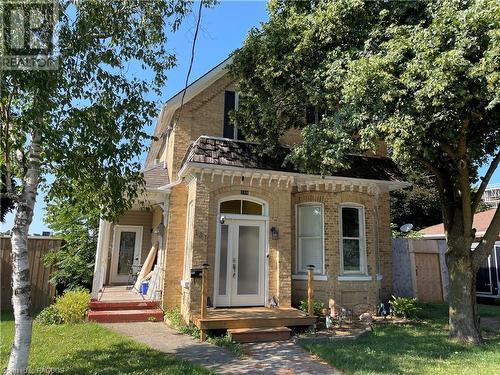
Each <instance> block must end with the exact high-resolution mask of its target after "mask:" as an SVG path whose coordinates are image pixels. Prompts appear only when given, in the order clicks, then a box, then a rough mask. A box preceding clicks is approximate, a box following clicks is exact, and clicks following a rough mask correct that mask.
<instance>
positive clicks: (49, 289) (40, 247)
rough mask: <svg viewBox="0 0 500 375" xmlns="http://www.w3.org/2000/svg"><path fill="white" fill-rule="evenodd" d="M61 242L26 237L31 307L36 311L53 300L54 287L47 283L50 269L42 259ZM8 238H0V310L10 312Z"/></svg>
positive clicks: (10, 268)
mask: <svg viewBox="0 0 500 375" xmlns="http://www.w3.org/2000/svg"><path fill="white" fill-rule="evenodd" d="M61 244H62V240H61V239H56V238H51V237H28V253H29V264H30V279H31V307H32V310H33V311H38V310H41V309H43V308H44V307H47V306H48V305H50V304H51V303H52V302H53V300H54V295H55V287H54V286H53V285H52V284H50V283H49V277H50V269H49V268H47V267H46V266H45V265H44V263H43V257H44V255H46V254H47V253H48V252H49V251H51V250H53V249H54V250H57V249H59V248H60V247H61ZM11 257H12V255H11V245H10V237H5V236H4V237H0V259H1V261H2V263H1V264H0V289H1V290H0V291H1V295H0V310H2V311H3V310H12V304H11V298H12V283H11V282H12V278H11V276H12V265H11Z"/></svg>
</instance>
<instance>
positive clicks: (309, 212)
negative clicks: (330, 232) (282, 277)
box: [296, 203, 324, 274]
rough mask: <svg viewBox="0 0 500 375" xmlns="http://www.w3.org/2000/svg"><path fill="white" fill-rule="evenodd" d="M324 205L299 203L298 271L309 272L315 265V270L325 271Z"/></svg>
mask: <svg viewBox="0 0 500 375" xmlns="http://www.w3.org/2000/svg"><path fill="white" fill-rule="evenodd" d="M323 220H324V219H323V205H322V204H321V203H303V204H299V205H297V226H296V230H297V271H298V272H299V273H304V272H307V266H308V265H314V272H315V273H318V274H323V272H324V241H323V236H324V230H323Z"/></svg>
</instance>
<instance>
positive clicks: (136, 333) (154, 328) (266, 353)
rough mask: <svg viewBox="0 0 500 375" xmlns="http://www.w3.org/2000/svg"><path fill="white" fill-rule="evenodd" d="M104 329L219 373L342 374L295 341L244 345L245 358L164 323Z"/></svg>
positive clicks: (119, 325) (111, 324)
mask: <svg viewBox="0 0 500 375" xmlns="http://www.w3.org/2000/svg"><path fill="white" fill-rule="evenodd" d="M103 325H104V326H105V327H107V328H109V329H111V330H113V331H115V332H118V333H120V334H122V335H125V336H128V337H130V338H132V339H134V340H135V341H138V342H140V343H143V344H146V345H148V346H150V347H151V348H154V349H156V350H159V351H161V352H164V353H168V354H174V355H176V356H177V357H179V358H182V359H185V360H188V361H190V362H193V363H196V364H199V365H202V366H204V367H206V368H209V369H211V370H213V371H215V372H217V373H219V374H247V375H253V374H271V375H272V374H275V375H295V374H308V375H316V374H318V375H319V374H321V375H323V374H334V375H341V374H342V373H341V372H340V371H339V370H337V369H336V368H334V367H332V366H330V365H328V364H327V363H326V362H324V361H322V360H320V359H319V358H317V357H314V356H313V355H311V354H310V353H309V352H307V351H305V350H304V349H302V348H301V347H300V346H299V345H297V344H295V343H294V342H293V341H284V342H273V343H267V342H266V343H255V344H243V345H242V348H243V351H244V352H245V353H246V356H245V357H244V358H243V359H238V358H235V357H234V356H233V355H232V354H231V353H230V352H229V351H228V350H227V349H225V348H221V347H218V346H215V345H212V344H209V343H201V342H199V341H198V340H195V339H194V338H192V337H191V336H188V335H184V334H182V333H179V332H177V331H176V330H174V329H171V328H169V327H167V326H166V325H165V324H162V323H153V322H143V323H108V324H103Z"/></svg>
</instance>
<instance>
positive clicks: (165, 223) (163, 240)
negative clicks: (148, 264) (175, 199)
mask: <svg viewBox="0 0 500 375" xmlns="http://www.w3.org/2000/svg"><path fill="white" fill-rule="evenodd" d="M162 206H163V207H162V208H163V219H162V224H163V228H162V233H159V237H160V238H159V241H158V242H159V244H160V249H161V258H160V259H159V262H160V277H159V278H158V282H159V288H157V291H158V292H157V293H158V296H157V297H158V299H159V300H160V301H162V300H163V288H164V275H165V260H166V256H167V235H166V231H167V229H168V214H169V211H170V191H167V192H166V195H165V200H164V201H163V205H162Z"/></svg>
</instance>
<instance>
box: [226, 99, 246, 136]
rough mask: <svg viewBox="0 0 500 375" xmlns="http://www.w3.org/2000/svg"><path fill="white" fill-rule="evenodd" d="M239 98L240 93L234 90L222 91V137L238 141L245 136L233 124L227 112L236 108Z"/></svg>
mask: <svg viewBox="0 0 500 375" xmlns="http://www.w3.org/2000/svg"><path fill="white" fill-rule="evenodd" d="M239 100H240V93H239V92H236V91H226V92H225V93H224V130H223V136H224V138H229V139H237V140H239V141H244V140H245V136H244V135H243V133H242V132H241V130H240V129H238V127H237V126H236V124H233V123H232V121H231V118H230V116H229V114H230V113H231V111H235V110H237V109H238V103H239Z"/></svg>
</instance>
